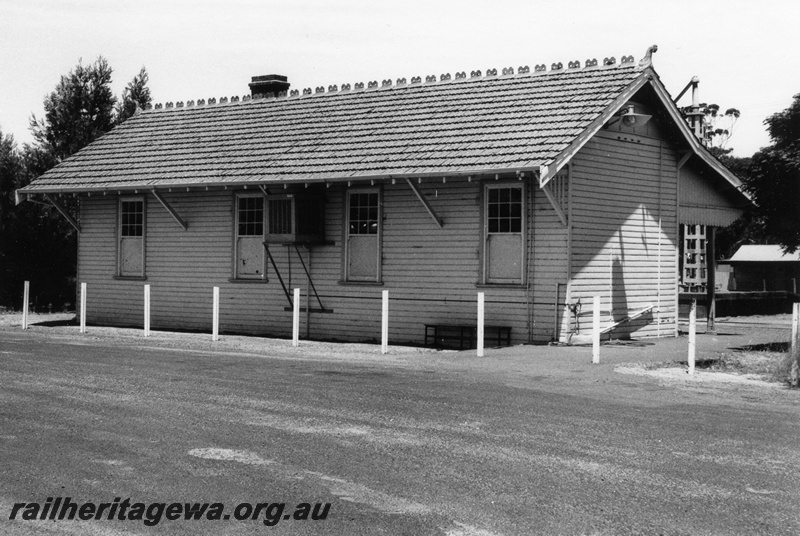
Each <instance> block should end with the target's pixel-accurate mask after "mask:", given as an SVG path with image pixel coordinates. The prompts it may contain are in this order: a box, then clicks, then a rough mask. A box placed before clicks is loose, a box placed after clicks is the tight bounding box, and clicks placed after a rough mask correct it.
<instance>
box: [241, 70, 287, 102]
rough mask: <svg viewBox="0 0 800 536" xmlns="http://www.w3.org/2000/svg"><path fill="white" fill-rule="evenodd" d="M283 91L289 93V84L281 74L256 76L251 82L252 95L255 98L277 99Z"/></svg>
mask: <svg viewBox="0 0 800 536" xmlns="http://www.w3.org/2000/svg"><path fill="white" fill-rule="evenodd" d="M282 91H289V82H287V78H286V77H285V76H281V75H279V74H265V75H262V76H254V77H253V81H252V82H250V95H251V96H252V97H253V98H258V97H277V96H278V94H279V93H281V92H282Z"/></svg>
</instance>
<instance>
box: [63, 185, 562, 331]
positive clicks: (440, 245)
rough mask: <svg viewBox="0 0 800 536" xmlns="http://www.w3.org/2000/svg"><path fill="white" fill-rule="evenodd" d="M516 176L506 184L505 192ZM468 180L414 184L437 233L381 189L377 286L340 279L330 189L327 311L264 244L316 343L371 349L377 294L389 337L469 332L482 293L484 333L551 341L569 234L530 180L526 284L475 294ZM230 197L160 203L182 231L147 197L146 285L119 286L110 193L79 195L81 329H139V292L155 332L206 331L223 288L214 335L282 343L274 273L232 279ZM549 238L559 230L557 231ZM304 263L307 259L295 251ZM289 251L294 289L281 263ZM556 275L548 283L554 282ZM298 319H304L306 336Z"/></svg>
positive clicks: (393, 191) (315, 249) (340, 191)
mask: <svg viewBox="0 0 800 536" xmlns="http://www.w3.org/2000/svg"><path fill="white" fill-rule="evenodd" d="M514 181H516V179H513V180H512V181H509V182H510V183H513V182H514ZM486 182H488V183H494V182H495V181H494V180H493V179H489V180H488V181H483V180H480V178H477V177H476V178H475V179H474V180H473V181H472V182H467V181H466V180H464V179H461V180H453V181H448V182H446V183H443V182H440V181H423V183H422V184H419V185H418V187H419V189H420V191H421V193H422V194H423V195H424V196H425V197H426V198H427V199H428V201H429V203H430V205H431V207H432V208H433V209H434V210H435V211H436V213H437V214H438V215H439V217H441V218H442V219H443V220H444V222H445V225H444V227H443V228H439V227H438V226H437V225H436V223H435V222H434V221H433V220H432V219H431V217H430V216H429V215H428V213H427V212H426V211H425V209H424V207H423V206H422V204H421V203H420V202H419V200H418V199H417V198H416V196H415V195H414V193H413V191H412V190H411V189H410V188H409V187H408V185H407V184H405V182H402V183H401V182H398V183H397V184H396V185H392V184H390V183H388V182H385V183H383V184H382V185H381V186H380V187H381V188H382V200H383V221H382V225H383V248H382V278H381V279H382V284H363V283H361V284H352V283H343V282H342V281H341V280H342V275H343V274H342V254H343V250H342V229H343V225H344V213H343V209H344V198H345V196H344V193H345V192H346V191H347V190H346V188H345V187H344V186H343V185H334V186H332V187H331V188H328V189H327V190H326V192H325V193H326V198H327V199H326V203H325V226H326V232H325V235H326V239H327V240H329V241H333V242H334V243H333V244H328V245H313V246H311V247H310V271H311V276H312V280H313V283H314V285H315V287H316V290H317V292H318V293H319V295H320V298H321V300H322V303H323V305H324V307H325V309H329V310H333V312H332V313H319V312H316V311H314V309H317V308H318V307H319V305H318V303H317V302H316V298H315V297H314V296H313V295H312V296H311V297H310V299H307V298H306V296H305V294H306V292H307V288H306V287H307V282H306V276H305V273H304V272H303V271H302V266H301V264H300V261H299V260H298V258H297V252H296V251H295V249H294V247H293V246H292V247H290V248H287V247H286V246H282V245H271V246H270V251H271V252H272V254H273V257H274V258H275V261H276V263H277V264H278V268H279V270H280V271H281V275H282V276H283V277H284V280H285V282H286V283H287V285H291V286H292V287H295V286H298V287H300V288H302V289H303V294H304V295H303V297H302V298H301V300H302V301H301V306H302V307H305V306H306V304H307V303H310V305H311V310H312V312H311V313H310V314H309V315H308V318H309V320H310V326H309V327H308V330H309V333H310V336H311V337H312V338H336V339H343V340H371V339H377V338H378V337H379V334H380V306H381V302H380V300H381V290H384V289H385V290H389V291H390V297H391V324H390V339H391V340H392V341H397V342H401V341H412V342H422V341H423V339H424V324H425V323H467V324H474V323H475V315H476V295H477V291H478V290H482V291H484V292H485V293H486V323H487V325H492V324H497V325H508V326H511V327H512V340H513V342H516V343H519V342H526V341H527V340H528V339H529V330H532V335H531V336H532V338H533V339H534V340H543V341H546V340H550V338H551V336H552V330H553V325H552V319H553V316H554V309H553V305H552V302H553V296H554V280H555V279H558V280H559V281H560V282H565V275H566V272H565V266H566V265H565V259H566V248H565V244H566V243H565V241H564V239H565V237H566V234H565V231H564V228H563V226H562V225H561V223H560V222H559V221H558V218H557V216H556V214H555V211H554V210H553V209H552V207H550V205H549V204H548V202H547V201H546V199H544V195H543V194H542V192H541V191H538V189H537V188H533V189H531V181H530V180H529V179H526V190H527V191H528V196H527V197H528V199H531V198H532V199H533V200H534V210H530V207H529V208H528V210H527V214H528V225H529V229H530V226H532V228H533V231H532V232H530V230H529V236H528V243H529V244H532V245H533V251H529V252H528V253H529V254H528V259H529V262H528V265H527V277H528V281H529V282H530V283H531V289H530V291H529V290H528V288H527V287H526V285H525V284H522V285H498V286H493V285H479V284H478V283H479V281H480V278H481V270H482V268H481V266H482V262H481V240H482V236H483V231H482V229H481V215H480V213H481V203H482V190H483V187H484V186H483V185H484V184H485V183H486ZM234 195H235V194H234V192H233V191H230V190H229V191H222V190H217V191H208V192H174V193H166V194H164V197H165V198H166V199H167V201H168V202H169V203H170V204H171V205H172V206H173V208H174V209H175V210H176V211H177V213H178V214H180V215H181V217H182V218H183V219H184V220H185V221H186V222H187V223H188V226H189V227H188V230H186V231H184V230H183V229H182V228H181V227H179V226H178V225H177V223H176V222H175V221H174V220H173V219H172V217H171V216H170V215H169V213H168V212H167V211H166V210H164V209H163V207H162V206H161V205H160V204H159V203H158V202H157V201H155V200H154V199H152V194H147V196H148V202H147V203H146V211H147V217H146V221H147V231H146V237H145V267H146V268H145V273H146V281H143V280H140V279H123V278H118V277H115V274H116V270H117V266H116V263H117V256H116V247H115V244H116V243H117V236H116V235H117V218H118V215H117V203H118V202H117V196H115V195H107V196H91V197H86V196H83V197H82V198H81V212H82V213H81V220H82V222H84V230H83V232H82V234H81V240H80V244H79V264H80V266H81V274H80V277H81V281H83V282H87V283H88V284H89V289H90V290H89V304H88V307H87V312H88V317H87V318H88V321H89V322H93V323H103V324H110V325H133V326H138V325H141V324H142V320H143V313H142V307H143V297H142V286H143V285H144V284H145V283H149V284H150V285H151V292H152V320H151V321H152V327H153V329H160V328H161V329H167V328H169V329H200V330H207V329H210V328H211V301H212V300H211V289H212V287H213V286H219V287H220V330H221V331H222V332H226V331H227V332H241V333H252V334H272V335H283V336H286V335H288V334H289V333H290V332H291V313H290V312H288V311H286V310H285V308H286V307H287V306H288V305H289V303H288V301H287V299H286V297H285V295H284V293H283V290H282V289H281V287H280V283H279V282H278V279H277V277H276V276H275V273H274V270H273V268H272V266H271V265H269V264H268V265H267V275H268V282H261V281H259V282H240V281H235V282H234V281H231V280H230V278H231V276H232V271H233V270H232V264H231V262H232V261H231V259H232V247H233V234H232V228H233V221H234V213H233V210H234V201H233V200H234ZM553 231H555V233H554V232H553ZM299 249H300V253H301V254H302V255H303V259H304V260H307V259H308V255H309V250H306V249H305V248H304V247H302V246H300V248H299ZM287 254H291V257H292V259H291V265H292V266H291V274H292V275H291V281H289V280H288V277H289V260H288V257H287ZM551 278H555V279H551ZM305 319H306V314H305V313H304V314H301V333H305V331H306V326H305Z"/></svg>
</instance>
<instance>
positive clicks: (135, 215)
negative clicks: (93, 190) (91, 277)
mask: <svg viewBox="0 0 800 536" xmlns="http://www.w3.org/2000/svg"><path fill="white" fill-rule="evenodd" d="M144 235H145V222H144V198H143V197H123V198H122V199H120V202H119V262H118V264H119V275H121V276H128V277H144Z"/></svg>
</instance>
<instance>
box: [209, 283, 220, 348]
mask: <svg viewBox="0 0 800 536" xmlns="http://www.w3.org/2000/svg"><path fill="white" fill-rule="evenodd" d="M213 307H214V310H213V316H212V322H211V340H212V341H218V340H219V287H214V305H213Z"/></svg>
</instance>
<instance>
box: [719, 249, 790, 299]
mask: <svg viewBox="0 0 800 536" xmlns="http://www.w3.org/2000/svg"><path fill="white" fill-rule="evenodd" d="M719 262H720V264H729V265H730V266H731V267H732V268H733V277H731V278H730V280H729V286H728V290H737V291H762V292H763V291H766V292H769V291H779V290H785V291H788V292H792V293H794V294H797V288H798V284H800V251H795V252H794V253H784V251H783V249H782V248H781V247H780V246H778V245H774V244H769V245H744V246H741V247H740V248H739V249H738V250H737V251H736V253H734V254H733V256H732V257H731V258H730V259H727V260H723V261H719Z"/></svg>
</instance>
